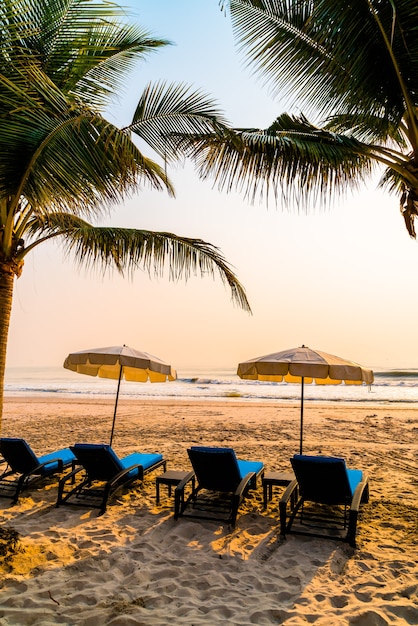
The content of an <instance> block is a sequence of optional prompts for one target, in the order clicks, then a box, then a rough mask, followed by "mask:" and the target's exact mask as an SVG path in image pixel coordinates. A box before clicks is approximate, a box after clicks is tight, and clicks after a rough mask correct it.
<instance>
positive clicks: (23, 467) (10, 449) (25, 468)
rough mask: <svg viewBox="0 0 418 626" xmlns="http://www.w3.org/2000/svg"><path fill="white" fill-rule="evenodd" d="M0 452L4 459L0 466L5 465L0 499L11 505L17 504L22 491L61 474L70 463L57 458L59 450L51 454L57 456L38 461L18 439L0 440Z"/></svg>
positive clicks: (30, 450)
mask: <svg viewBox="0 0 418 626" xmlns="http://www.w3.org/2000/svg"><path fill="white" fill-rule="evenodd" d="M65 450H66V451H67V450H68V448H66V449H65ZM0 452H1V454H2V456H3V458H4V461H2V462H1V465H4V464H6V468H5V469H4V471H3V472H2V473H1V474H0V487H1V489H0V497H5V498H11V499H12V503H13V504H16V503H17V501H18V500H19V496H20V494H21V492H22V491H23V490H25V489H28V488H29V487H32V486H33V485H34V484H35V483H38V482H40V481H41V480H44V479H45V478H48V477H50V476H54V475H55V474H61V473H62V472H63V471H64V469H65V468H67V467H69V466H70V465H71V462H72V461H67V462H64V461H63V459H62V458H61V457H60V456H59V454H60V452H61V450H57V451H55V452H53V453H52V454H53V455H57V456H54V457H52V458H48V460H47V461H43V462H42V461H40V459H42V457H40V458H38V457H37V456H36V454H35V453H34V452H33V450H32V448H31V447H30V446H29V444H28V443H27V442H26V441H25V439H19V438H8V437H3V438H1V439H0ZM17 475H19V478H17ZM12 477H15V478H12Z"/></svg>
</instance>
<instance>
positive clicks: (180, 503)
mask: <svg viewBox="0 0 418 626" xmlns="http://www.w3.org/2000/svg"><path fill="white" fill-rule="evenodd" d="M190 481H193V489H192V491H194V483H195V473H194V472H189V473H188V474H186V476H185V477H184V478H183V479H182V480H181V481H180V482H179V484H178V485H177V486H176V488H175V490H174V519H178V517H179V516H180V515H181V514H182V512H183V510H184V489H185V487H186V485H187V484H188V483H189V482H190Z"/></svg>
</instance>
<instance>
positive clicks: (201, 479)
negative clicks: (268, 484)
mask: <svg viewBox="0 0 418 626" xmlns="http://www.w3.org/2000/svg"><path fill="white" fill-rule="evenodd" d="M187 453H188V455H189V459H190V462H191V464H192V467H193V472H192V473H190V474H188V475H187V476H186V477H185V479H184V480H182V481H181V482H180V483H179V484H178V485H177V487H176V489H175V492H174V519H178V518H179V517H190V518H195V519H210V520H216V521H222V522H224V523H227V524H228V525H230V526H232V527H234V526H235V523H236V519H237V515H238V510H239V507H240V506H241V503H242V502H243V500H244V498H245V497H246V496H247V494H248V491H249V490H250V489H252V488H255V487H256V483H257V478H258V477H259V476H260V475H262V474H263V472H264V465H263V466H262V469H261V470H260V471H259V472H248V473H247V474H246V475H245V476H241V474H240V472H239V468H238V464H237V459H236V456H235V453H234V451H233V450H232V449H231V448H212V449H210V448H201V449H199V448H190V449H188V450H187ZM192 478H193V479H194V480H195V481H196V482H195V483H193V484H192V490H191V493H190V495H189V496H188V498H187V499H186V498H185V496H184V490H185V487H186V485H187V484H188V483H189V482H190V481H191V480H192ZM188 507H191V509H192V510H191V512H190V513H188V512H187V509H188Z"/></svg>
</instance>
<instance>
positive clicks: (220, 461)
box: [187, 446, 241, 492]
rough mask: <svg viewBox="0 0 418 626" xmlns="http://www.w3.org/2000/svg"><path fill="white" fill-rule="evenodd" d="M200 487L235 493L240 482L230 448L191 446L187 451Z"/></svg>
mask: <svg viewBox="0 0 418 626" xmlns="http://www.w3.org/2000/svg"><path fill="white" fill-rule="evenodd" d="M187 453H188V455H189V459H190V462H191V464H192V467H193V470H194V472H195V474H196V478H197V481H198V484H199V486H200V487H203V488H204V489H209V490H211V491H223V492H230V491H235V490H236V488H237V487H238V485H239V483H240V481H241V475H240V472H239V468H238V463H237V457H236V456H235V452H234V450H233V449H232V448H211V447H201V446H193V447H191V448H190V449H188V450H187Z"/></svg>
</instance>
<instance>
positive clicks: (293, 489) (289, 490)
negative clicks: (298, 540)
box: [279, 479, 299, 537]
mask: <svg viewBox="0 0 418 626" xmlns="http://www.w3.org/2000/svg"><path fill="white" fill-rule="evenodd" d="M298 492H299V490H298V481H297V480H296V479H295V480H292V482H291V483H289V485H288V486H287V487H286V490H285V492H284V494H283V495H282V497H281V499H280V501H279V513H280V534H281V535H282V536H283V537H284V536H285V534H286V526H287V505H288V503H289V500H290V505H291V508H292V510H293V509H294V508H295V505H296V500H297V498H298Z"/></svg>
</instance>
